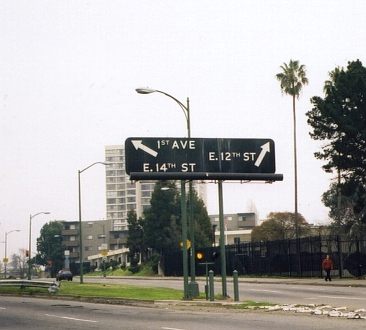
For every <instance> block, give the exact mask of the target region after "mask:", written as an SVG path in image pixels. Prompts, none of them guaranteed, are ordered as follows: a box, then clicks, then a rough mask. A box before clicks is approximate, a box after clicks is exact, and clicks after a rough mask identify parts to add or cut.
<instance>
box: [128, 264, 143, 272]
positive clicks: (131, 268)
mask: <svg viewBox="0 0 366 330" xmlns="http://www.w3.org/2000/svg"><path fill="white" fill-rule="evenodd" d="M128 270H129V271H130V272H131V273H132V274H136V273H138V272H139V271H140V266H139V265H131V266H130V267H128Z"/></svg>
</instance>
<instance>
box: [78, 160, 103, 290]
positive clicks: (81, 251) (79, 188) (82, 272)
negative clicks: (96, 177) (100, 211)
mask: <svg viewBox="0 0 366 330" xmlns="http://www.w3.org/2000/svg"><path fill="white" fill-rule="evenodd" d="M96 164H101V165H109V163H104V162H95V163H93V164H91V165H89V166H87V167H85V168H84V169H82V170H78V192H79V249H80V251H79V263H80V265H79V267H80V268H79V269H80V284H82V283H84V269H83V235H82V228H81V180H80V174H81V173H83V172H84V171H86V170H87V169H89V168H90V167H92V166H94V165H96Z"/></svg>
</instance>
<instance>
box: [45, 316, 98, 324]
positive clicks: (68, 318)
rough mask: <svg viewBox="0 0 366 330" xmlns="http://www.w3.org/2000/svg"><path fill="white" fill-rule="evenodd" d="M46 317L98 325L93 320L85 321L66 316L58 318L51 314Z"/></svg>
mask: <svg viewBox="0 0 366 330" xmlns="http://www.w3.org/2000/svg"><path fill="white" fill-rule="evenodd" d="M45 315H46V316H50V317H57V318H58V319H64V320H72V321H80V322H90V323H98V321H94V320H86V319H78V318H75V317H68V316H58V315H53V314H45Z"/></svg>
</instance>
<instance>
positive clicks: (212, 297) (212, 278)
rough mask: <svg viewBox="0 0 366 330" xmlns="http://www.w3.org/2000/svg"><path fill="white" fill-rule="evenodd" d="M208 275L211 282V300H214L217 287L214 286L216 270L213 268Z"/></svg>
mask: <svg viewBox="0 0 366 330" xmlns="http://www.w3.org/2000/svg"><path fill="white" fill-rule="evenodd" d="M208 277H209V282H210V284H209V285H210V290H209V291H210V301H214V300H215V288H214V272H213V270H212V269H211V270H210V271H209V272H208Z"/></svg>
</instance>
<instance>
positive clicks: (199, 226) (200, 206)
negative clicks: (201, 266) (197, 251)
mask: <svg viewBox="0 0 366 330" xmlns="http://www.w3.org/2000/svg"><path fill="white" fill-rule="evenodd" d="M192 216H193V219H194V227H195V228H194V232H195V245H196V246H197V247H198V248H201V247H207V246H211V245H212V228H211V221H210V217H209V216H208V213H207V209H206V206H205V204H204V202H203V200H202V199H200V198H199V197H198V195H197V192H196V191H193V192H192Z"/></svg>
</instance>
